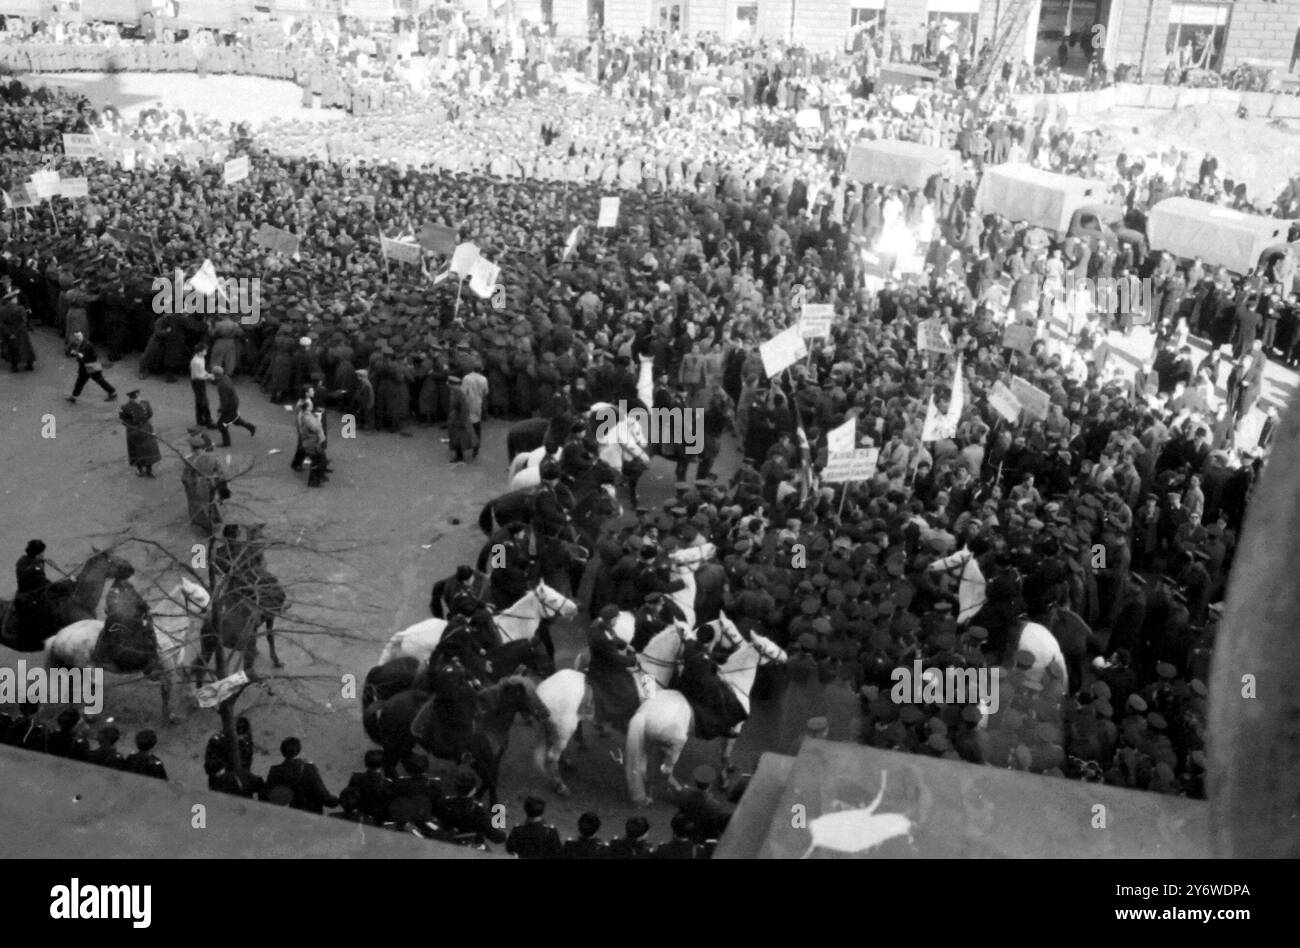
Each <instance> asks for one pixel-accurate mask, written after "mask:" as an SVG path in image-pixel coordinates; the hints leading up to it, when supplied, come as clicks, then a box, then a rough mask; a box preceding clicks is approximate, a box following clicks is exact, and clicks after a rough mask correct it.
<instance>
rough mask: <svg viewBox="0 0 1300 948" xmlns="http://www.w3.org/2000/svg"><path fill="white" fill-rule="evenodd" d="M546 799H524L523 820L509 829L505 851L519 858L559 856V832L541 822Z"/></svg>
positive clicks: (544, 811)
mask: <svg viewBox="0 0 1300 948" xmlns="http://www.w3.org/2000/svg"><path fill="white" fill-rule="evenodd" d="M545 814H546V801H545V800H541V799H539V798H537V797H532V796H530V797H526V798H525V799H524V817H525V820H524V822H523V823H522V824H520V825H519V826H516V827H515V828H514V829H512V830H511V831H510V836H509V838H508V839H507V840H506V852H508V853H510V855H512V856H518V857H519V858H520V859H556V858H558V857H559V856H560V850H561V846H560V834H559V833H558V832H556V829H555V827H554V826H552V825H551V824H550V823H546V822H543V820H542V817H543V816H545Z"/></svg>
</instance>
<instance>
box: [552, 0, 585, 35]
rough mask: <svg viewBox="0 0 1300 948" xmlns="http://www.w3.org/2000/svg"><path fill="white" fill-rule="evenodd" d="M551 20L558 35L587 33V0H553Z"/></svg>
mask: <svg viewBox="0 0 1300 948" xmlns="http://www.w3.org/2000/svg"><path fill="white" fill-rule="evenodd" d="M551 20H552V22H553V23H554V24H555V35H556V36H585V35H587V0H553V2H552V6H551Z"/></svg>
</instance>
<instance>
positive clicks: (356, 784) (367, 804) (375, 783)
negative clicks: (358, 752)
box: [348, 750, 395, 824]
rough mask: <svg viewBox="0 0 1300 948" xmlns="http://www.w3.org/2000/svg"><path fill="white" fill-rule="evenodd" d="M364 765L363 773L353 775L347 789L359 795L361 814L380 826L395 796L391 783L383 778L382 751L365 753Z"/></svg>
mask: <svg viewBox="0 0 1300 948" xmlns="http://www.w3.org/2000/svg"><path fill="white" fill-rule="evenodd" d="M365 764H366V769H365V770H364V771H363V772H361V773H354V774H353V775H352V776H351V778H350V779H349V780H348V788H349V789H351V790H355V791H356V792H357V793H358V794H360V805H359V809H360V810H361V812H362V813H364V814H365V815H366V816H368V817H369V818H370V819H372V820H374V821H375V823H376V824H380V823H383V822H384V821H385V820H386V819H387V818H388V807H389V804H390V803H392V801H393V798H394V796H395V793H394V786H393V781H392V780H389V779H388V778H387V777H385V776H384V772H383V767H384V752H383V751H381V750H368V751H366V756H365Z"/></svg>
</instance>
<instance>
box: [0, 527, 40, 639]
mask: <svg viewBox="0 0 1300 948" xmlns="http://www.w3.org/2000/svg"><path fill="white" fill-rule="evenodd" d="M14 573H15V574H16V576H17V579H18V591H17V593H16V594H15V595H14V602H13V610H14V614H15V616H16V617H17V618H19V620H20V621H21V622H22V623H23V625H29V624H30V625H34V626H37V627H41V626H44V625H45V620H46V614H47V612H48V606H47V603H46V602H45V596H44V595H43V591H44V590H45V588H46V587H47V586H49V585H50V580H49V577H47V576H46V575H45V541H44V540H32V541H30V542H29V543H28V544H27V548H26V550H25V551H24V552H23V555H22V556H20V557H19V558H18V562H17V563H16V564H15V565H14ZM0 631H4V630H0Z"/></svg>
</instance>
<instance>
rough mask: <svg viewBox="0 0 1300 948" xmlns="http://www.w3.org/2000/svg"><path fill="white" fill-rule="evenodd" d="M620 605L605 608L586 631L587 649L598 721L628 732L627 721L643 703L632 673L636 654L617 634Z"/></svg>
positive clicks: (588, 677) (589, 675) (588, 675)
mask: <svg viewBox="0 0 1300 948" xmlns="http://www.w3.org/2000/svg"><path fill="white" fill-rule="evenodd" d="M617 618H618V607H617V606H606V607H605V608H604V609H602V610H601V611H600V617H599V618H598V619H597V620H596V621H595V622H593V623H592V625H591V628H590V629H589V630H588V631H587V649H588V651H589V653H590V655H591V662H590V664H589V665H588V666H587V681H588V682H589V683H590V684H591V690H592V693H593V695H594V696H595V699H596V715H595V718H596V722H597V723H598V724H607V725H609V726H610V727H613V728H615V729H617V730H619V731H626V730H627V724H628V721H630V720H631V719H632V715H633V714H635V713H636V709H637V707H638V706H639V705H640V703H641V696H640V692H639V691H638V690H637V684H636V679H635V678H634V677H633V676H632V674H630V673H631V672H632V670H633V669H635V668H636V667H637V660H636V654H635V653H634V652H633V651H632V648H631V647H630V646H629V645H628V644H627V643H626V642H624V641H623V640H622V639H620V638H619V637H618V635H617V634H616V633H615V631H614V621H615V620H616V619H617Z"/></svg>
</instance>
